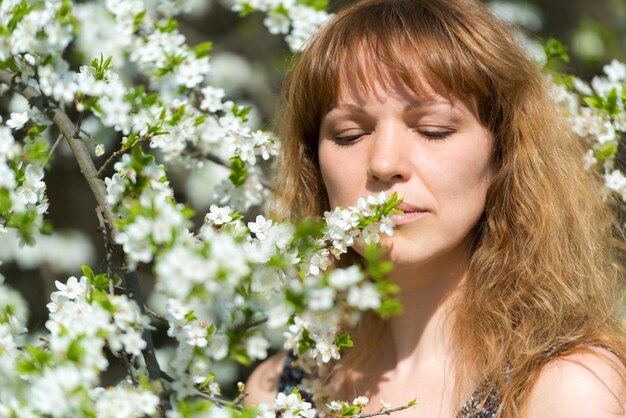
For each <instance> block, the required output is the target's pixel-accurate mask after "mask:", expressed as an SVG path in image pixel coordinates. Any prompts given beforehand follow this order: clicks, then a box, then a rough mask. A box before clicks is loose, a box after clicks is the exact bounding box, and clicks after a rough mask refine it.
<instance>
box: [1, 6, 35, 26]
mask: <svg viewBox="0 0 626 418" xmlns="http://www.w3.org/2000/svg"><path fill="white" fill-rule="evenodd" d="M34 8H35V6H34V5H32V6H29V4H28V1H26V0H22V1H21V2H20V3H18V4H16V5H15V6H14V7H13V12H12V13H11V19H10V20H9V23H8V24H7V28H8V29H9V31H11V32H13V31H14V30H15V28H16V27H17V25H18V23H20V22H21V21H22V20H23V19H24V18H25V17H26V15H28V14H29V13H30V12H31V11H32V10H33V9H34Z"/></svg>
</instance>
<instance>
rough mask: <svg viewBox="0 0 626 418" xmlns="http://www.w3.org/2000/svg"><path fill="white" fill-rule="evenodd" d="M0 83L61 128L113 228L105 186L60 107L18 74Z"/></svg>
mask: <svg viewBox="0 0 626 418" xmlns="http://www.w3.org/2000/svg"><path fill="white" fill-rule="evenodd" d="M0 82H1V83H4V84H6V85H8V86H9V87H10V88H11V90H13V91H15V92H16V93H19V94H20V95H22V96H24V98H25V99H26V100H28V102H29V103H30V104H31V105H33V106H35V107H36V108H37V109H39V111H41V112H42V113H43V114H45V115H46V116H48V117H49V118H50V120H52V122H54V124H55V125H56V126H57V127H58V128H59V130H60V131H61V134H63V136H64V137H65V139H66V140H67V143H68V144H69V146H70V148H71V149H72V153H73V154H74V156H75V157H76V161H78V165H79V167H80V171H81V173H82V174H83V176H84V177H85V179H86V180H87V183H88V184H89V188H91V191H92V192H93V194H94V197H95V198H96V201H97V202H98V205H99V206H100V207H101V208H102V212H103V214H104V217H105V219H106V220H107V221H108V222H109V223H111V224H113V222H114V221H115V220H116V219H117V218H116V216H115V214H114V213H113V211H112V210H111V208H110V206H109V205H108V204H107V203H106V188H105V186H104V182H103V181H102V180H99V179H98V178H97V177H96V167H95V166H94V164H93V161H92V160H91V155H90V154H89V151H88V150H87V147H85V144H84V143H83V141H82V140H81V139H80V137H79V134H80V131H79V130H78V128H77V127H76V125H74V123H73V122H72V120H71V119H70V118H69V117H68V116H67V115H66V114H65V113H64V112H63V111H62V110H61V109H59V107H58V106H57V105H56V104H55V103H53V102H51V101H50V100H48V98H47V97H46V96H44V95H43V94H41V93H40V92H39V91H38V90H37V89H35V88H34V87H31V86H28V85H27V84H26V83H24V82H23V81H21V80H20V78H19V77H18V76H16V74H13V73H11V72H10V71H6V70H4V71H0Z"/></svg>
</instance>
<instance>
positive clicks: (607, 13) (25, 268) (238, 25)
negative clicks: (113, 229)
mask: <svg viewBox="0 0 626 418" xmlns="http://www.w3.org/2000/svg"><path fill="white" fill-rule="evenodd" d="M78 3H79V6H78V7H77V8H76V15H77V17H78V19H79V22H81V24H82V27H81V30H83V31H84V35H82V36H81V38H79V39H78V40H77V41H76V42H75V44H73V45H72V46H71V51H70V53H69V54H68V57H66V58H67V59H68V60H69V61H70V62H74V63H75V64H76V68H74V69H75V70H77V69H78V63H79V62H80V61H81V56H84V55H85V54H87V53H93V49H94V48H93V45H94V44H95V45H98V46H99V47H100V46H101V47H102V49H103V50H104V54H105V56H106V55H112V56H113V57H114V60H113V66H114V68H115V65H116V62H119V61H116V58H115V55H116V53H117V54H119V51H116V50H115V36H114V34H109V33H106V32H98V30H99V29H98V28H100V27H102V25H100V26H97V25H95V26H93V25H91V24H90V21H91V20H92V19H94V18H98V17H100V18H101V17H102V16H104V15H103V13H104V14H106V12H105V11H103V9H102V5H101V2H95V1H94V2H89V1H83V2H78ZM347 3H349V1H348V0H343V1H331V2H330V11H336V10H337V9H339V8H340V7H341V6H342V5H344V4H347ZM487 3H488V4H489V6H490V7H491V8H492V10H493V11H494V12H495V13H496V14H497V15H498V16H500V17H501V18H502V19H503V20H504V21H506V22H508V23H510V24H511V25H513V26H515V28H516V33H517V34H518V36H519V39H520V42H522V43H523V44H524V45H526V46H527V48H528V50H529V51H530V53H531V54H541V52H540V51H541V48H540V42H541V41H544V40H547V39H548V38H550V37H554V38H557V39H559V40H560V41H562V42H563V43H564V44H565V45H566V46H567V47H568V49H569V53H570V57H571V62H570V63H569V64H568V67H567V68H566V71H567V72H569V73H572V74H575V75H577V76H578V77H580V78H582V79H584V80H587V81H588V80H590V79H591V78H592V77H593V76H594V75H597V74H600V73H601V72H602V67H603V66H604V65H605V64H607V63H609V62H610V61H611V60H612V59H618V60H620V61H622V62H624V61H626V0H594V1H589V0H534V1H530V0H528V1H492V2H487ZM263 19H264V15H262V14H260V13H254V14H251V15H248V16H246V17H244V18H240V17H239V16H238V15H237V13H235V12H232V11H231V10H230V4H229V2H228V0H223V1H222V0H220V1H218V0H206V1H205V0H194V1H192V2H191V3H190V8H189V11H188V13H185V14H184V15H182V17H181V19H180V26H179V29H180V31H181V32H182V33H183V34H184V35H185V36H186V37H187V41H188V43H189V44H190V45H195V44H199V43H201V42H204V41H207V40H211V41H212V42H213V44H214V48H213V54H212V67H213V70H214V71H213V80H212V82H213V84H215V85H218V86H221V87H223V88H224V89H225V90H226V93H227V99H232V100H235V101H237V102H238V103H242V104H250V105H254V109H255V110H254V111H253V113H252V115H251V120H252V123H253V124H255V125H257V127H259V128H262V129H268V130H269V129H271V119H272V115H273V113H274V106H275V99H276V96H277V92H278V90H279V88H280V85H281V80H282V78H283V74H284V73H285V71H286V69H287V68H288V66H289V61H290V54H289V49H288V47H287V45H286V43H285V42H284V40H283V38H282V36H280V35H271V34H270V33H269V32H268V31H267V29H266V28H265V26H264V25H263ZM91 58H92V57H87V59H88V60H90V59H91ZM116 70H118V69H117V68H116ZM25 106H27V105H26V103H25V102H24V101H23V100H21V99H20V98H18V97H13V96H10V95H7V94H6V93H4V95H2V96H1V97H0V114H1V115H2V117H3V118H4V119H5V120H6V119H7V116H8V114H9V113H10V112H12V111H21V110H23V109H24V108H25ZM83 127H84V129H85V130H86V131H88V132H89V133H90V134H91V135H92V138H91V139H90V141H93V143H91V144H87V145H88V147H89V148H91V149H93V146H94V145H95V143H104V144H105V148H106V150H107V154H105V155H104V156H102V157H99V158H97V159H96V165H97V166H99V165H100V164H101V163H102V162H104V160H105V159H106V157H107V155H108V154H110V152H112V151H113V150H114V144H115V143H118V142H119V140H120V137H119V136H118V134H116V133H115V132H113V131H112V130H108V129H105V128H103V127H102V126H101V125H100V124H99V122H98V121H97V120H96V119H95V118H94V119H86V120H85V121H84V124H83ZM94 158H95V157H94ZM169 173H170V178H171V181H172V183H173V185H174V187H175V190H176V191H177V194H178V196H177V197H178V198H179V200H180V201H185V202H189V204H190V205H191V206H192V207H193V208H194V209H195V210H196V213H197V214H198V215H197V220H198V222H200V221H201V219H202V218H203V214H204V213H205V212H206V211H207V210H208V206H209V205H210V204H211V203H212V193H211V189H212V187H211V185H213V184H217V183H218V182H219V181H220V180H221V178H223V177H224V176H225V175H227V174H226V172H225V170H224V169H222V168H220V167H212V166H208V165H207V166H204V167H196V168H193V169H190V168H188V167H173V168H172V169H171V170H170V172H169ZM45 180H46V182H47V184H48V193H47V194H48V197H49V200H50V210H49V213H48V217H47V219H48V220H49V221H50V223H51V224H52V226H53V228H54V233H53V234H52V235H47V236H41V237H40V238H39V239H38V241H37V244H36V245H35V246H34V247H24V246H22V245H20V243H19V242H18V239H17V238H16V237H15V236H14V235H12V234H10V233H7V234H5V235H4V236H2V237H0V260H1V261H2V262H3V263H2V265H1V266H0V273H2V274H3V275H4V276H5V277H6V281H7V283H8V284H9V285H10V286H12V287H13V288H14V289H16V290H17V291H18V292H19V293H20V294H21V295H22V296H23V297H24V298H25V299H26V300H27V301H28V305H29V306H30V316H29V318H30V319H29V329H31V330H37V329H41V328H42V327H43V324H44V323H45V321H46V318H47V310H46V308H45V305H46V303H47V302H48V301H49V294H50V292H52V291H53V290H54V289H55V287H54V281H55V280H60V281H63V282H64V281H65V280H66V279H67V277H68V276H71V275H76V276H80V274H81V270H80V265H81V264H89V265H90V266H91V267H92V268H93V270H94V271H95V272H96V273H99V272H101V271H104V264H103V259H104V251H103V250H104V247H103V243H102V236H101V235H100V233H99V232H98V229H97V227H98V222H97V218H96V215H95V210H94V208H95V204H96V202H95V200H94V198H93V196H92V195H91V193H90V190H89V189H88V187H87V184H86V182H85V181H84V178H83V177H82V175H81V174H80V172H79V170H78V166H77V164H76V161H75V160H74V158H73V156H72V155H71V153H70V152H69V149H68V148H67V147H66V146H65V145H64V143H63V144H62V145H61V146H60V147H59V149H58V150H57V151H56V153H55V155H54V158H53V159H52V161H51V163H50V170H49V171H48V172H47V174H46V178H45ZM149 270H150V269H149V267H148V266H145V267H144V269H143V271H140V276H141V278H142V286H143V289H144V291H145V292H146V293H149V290H150V288H151V279H150V274H149V273H150V271H149ZM163 337H164V330H159V331H158V332H157V335H156V340H157V343H162V342H163V341H164V338H163ZM161 355H162V356H164V357H167V348H165V349H164V350H163V352H162V353H161ZM110 373H112V374H111V376H108V377H105V379H107V378H110V379H114V378H115V377H114V375H115V374H116V373H122V374H123V371H122V370H121V369H120V370H118V371H117V372H116V371H115V370H112V371H111V372H110ZM239 373H240V370H238V369H237V367H236V366H234V365H230V364H224V373H223V374H222V376H223V377H225V378H228V377H230V378H233V379H234V378H237V376H239ZM244 373H245V372H244ZM103 383H105V384H106V381H105V382H103Z"/></svg>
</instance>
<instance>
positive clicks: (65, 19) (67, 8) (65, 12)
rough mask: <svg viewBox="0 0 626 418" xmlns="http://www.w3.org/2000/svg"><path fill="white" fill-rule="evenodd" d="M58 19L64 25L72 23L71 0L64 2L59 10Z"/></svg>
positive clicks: (64, 0)
mask: <svg viewBox="0 0 626 418" xmlns="http://www.w3.org/2000/svg"><path fill="white" fill-rule="evenodd" d="M57 19H58V20H59V22H61V23H62V24H67V23H70V22H71V21H72V2H71V1H70V0H63V1H62V2H61V7H59V9H58V10H57Z"/></svg>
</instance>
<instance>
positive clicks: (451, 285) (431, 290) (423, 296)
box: [384, 248, 469, 376]
mask: <svg viewBox="0 0 626 418" xmlns="http://www.w3.org/2000/svg"><path fill="white" fill-rule="evenodd" d="M445 258H446V259H444V260H437V262H436V263H430V264H428V265H424V266H419V267H413V268H397V269H396V270H395V271H394V272H393V273H392V277H391V278H392V279H393V280H394V281H395V282H396V283H397V284H398V285H399V286H400V288H401V293H400V300H401V302H402V305H403V307H404V312H403V313H402V314H401V315H397V316H394V317H392V318H390V320H389V321H388V327H387V329H386V336H387V338H389V341H390V344H386V345H385V348H384V350H385V351H386V353H385V357H386V358H387V359H390V360H391V359H393V360H392V364H390V365H389V366H391V367H390V371H392V373H393V374H394V375H397V376H407V375H414V374H416V373H418V374H419V372H420V370H422V369H424V368H428V369H430V368H431V367H437V366H442V365H443V366H444V367H445V368H446V369H448V368H449V366H451V365H452V361H453V359H454V356H453V354H454V350H453V347H452V345H451V340H450V335H451V329H452V321H453V317H452V314H451V313H452V312H453V311H454V309H453V308H454V306H453V305H454V303H455V297H456V296H457V294H458V289H459V287H460V284H461V283H462V281H463V280H464V279H465V277H466V276H467V272H468V264H469V255H468V252H467V250H466V249H465V248H460V249H459V251H458V253H456V254H454V252H453V254H449V256H446V257H445Z"/></svg>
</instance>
